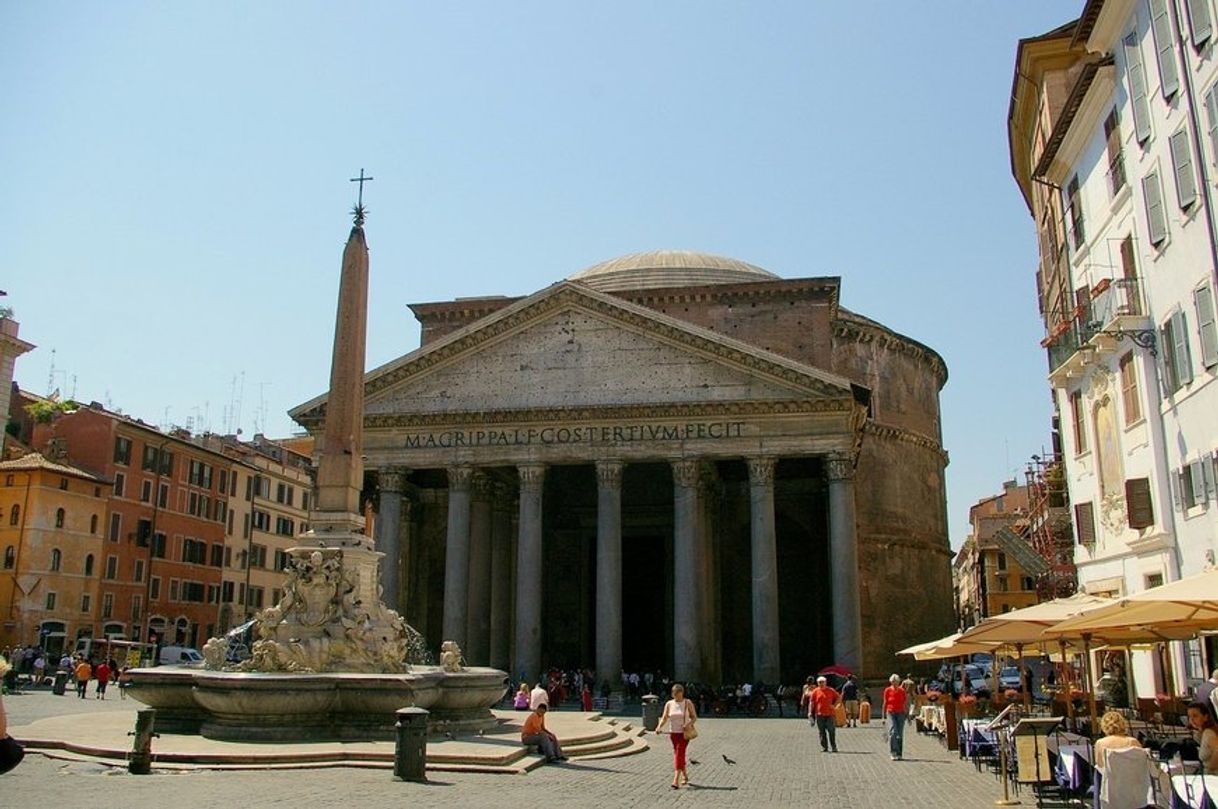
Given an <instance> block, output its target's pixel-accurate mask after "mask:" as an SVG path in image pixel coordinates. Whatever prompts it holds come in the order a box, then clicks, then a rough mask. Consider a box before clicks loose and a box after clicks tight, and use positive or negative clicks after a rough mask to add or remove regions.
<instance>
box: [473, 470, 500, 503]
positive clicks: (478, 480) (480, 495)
mask: <svg viewBox="0 0 1218 809" xmlns="http://www.w3.org/2000/svg"><path fill="white" fill-rule="evenodd" d="M494 485H495V481H494V480H492V479H491V478H490V477H489V476H488V475H487V474H486V473H485V472H483V471H482V470H481V469H476V470H474V474H473V476H472V477H471V478H470V486H471V487H472V488H473V490H474V499H475V500H488V499H490V496H491V492H492V491H493V487H494Z"/></svg>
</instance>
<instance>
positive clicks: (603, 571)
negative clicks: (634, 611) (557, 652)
mask: <svg viewBox="0 0 1218 809" xmlns="http://www.w3.org/2000/svg"><path fill="white" fill-rule="evenodd" d="M596 679H597V683H598V685H599V684H600V683H603V682H608V683H609V685H610V687H611V688H612V689H613V690H614V691H617V690H618V689H619V688H620V687H621V682H622V464H621V462H619V461H597V464H596ZM594 690H596V691H597V692H598V693H599V689H594Z"/></svg>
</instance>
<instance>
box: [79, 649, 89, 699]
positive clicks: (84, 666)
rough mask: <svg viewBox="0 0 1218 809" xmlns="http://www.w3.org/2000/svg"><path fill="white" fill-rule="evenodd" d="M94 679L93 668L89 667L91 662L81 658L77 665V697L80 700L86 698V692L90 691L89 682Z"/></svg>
mask: <svg viewBox="0 0 1218 809" xmlns="http://www.w3.org/2000/svg"><path fill="white" fill-rule="evenodd" d="M92 677H93V667H92V666H91V665H89V661H88V660H86V659H85V658H83V657H82V658H81V659H80V662H79V663H77V664H76V696H77V697H79V698H80V699H84V698H85V692H86V691H87V690H88V689H89V680H90V678H92Z"/></svg>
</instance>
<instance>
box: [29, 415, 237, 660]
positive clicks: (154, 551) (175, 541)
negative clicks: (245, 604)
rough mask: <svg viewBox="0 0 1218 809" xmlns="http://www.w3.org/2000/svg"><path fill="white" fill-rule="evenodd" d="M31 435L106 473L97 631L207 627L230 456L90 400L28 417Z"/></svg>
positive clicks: (187, 634) (214, 604) (54, 452)
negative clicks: (37, 418) (34, 420)
mask: <svg viewBox="0 0 1218 809" xmlns="http://www.w3.org/2000/svg"><path fill="white" fill-rule="evenodd" d="M32 443H33V446H34V447H35V448H40V449H42V448H45V451H46V452H47V454H49V455H51V456H52V457H56V458H65V459H67V460H68V461H69V462H70V463H71V464H73V465H75V466H78V467H79V468H81V469H83V470H85V471H87V472H88V473H90V474H92V475H95V476H97V477H98V478H102V479H105V480H106V481H109V491H108V494H109V503H110V508H109V513H108V517H107V519H106V523H105V525H104V528H103V531H102V534H103V536H104V542H103V546H104V550H103V551H102V554H103V555H104V559H101V560H99V562H100V576H101V581H100V593H101V595H100V598H101V602H102V603H101V614H100V615H99V621H100V622H101V623H102V625H103V631H104V632H105V633H106V634H107V635H110V636H121V637H126V638H133V639H135V638H140V639H146V638H148V637H149V636H151V635H155V636H156V638H157V640H160V641H162V642H163V643H166V644H169V643H174V644H181V645H186V646H194V647H196V648H197V647H198V646H199V645H201V644H202V643H203V642H205V641H206V640H207V638H208V637H211V636H212V635H213V634H214V633H215V624H216V614H217V609H218V605H219V603H220V585H221V570H222V568H223V565H224V537H225V528H226V525H227V522H228V500H229V497H230V496H231V492H232V485H231V474H232V466H233V462H232V461H231V460H230V459H229V458H226V457H225V456H224V455H222V454H220V453H218V452H213V451H211V450H208V449H205V448H203V447H200V446H197V445H196V444H194V443H193V442H192V441H191V438H190V435H189V433H186V432H184V431H183V432H181V433H175V434H173V435H166V434H165V433H162V432H160V431H159V430H157V429H155V428H154V427H152V426H150V425H147V424H144V423H143V422H141V421H136V420H133V419H130V418H128V417H126V416H122V415H119V414H117V413H111V412H109V411H107V410H105V409H104V408H103V407H102V406H101V405H99V404H97V403H93V404H91V405H89V406H88V407H81V408H80V409H78V410H76V411H75V412H72V413H61V414H57V415H55V416H54V418H53V419H52V420H51V421H50V422H49V423H42V424H36V425H35V426H34V430H33V441H32Z"/></svg>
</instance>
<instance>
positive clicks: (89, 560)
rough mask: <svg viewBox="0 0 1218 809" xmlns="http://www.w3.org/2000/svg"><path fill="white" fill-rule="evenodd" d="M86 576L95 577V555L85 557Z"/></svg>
mask: <svg viewBox="0 0 1218 809" xmlns="http://www.w3.org/2000/svg"><path fill="white" fill-rule="evenodd" d="M85 575H86V576H92V575H93V554H89V555H88V556H86V557H85Z"/></svg>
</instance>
